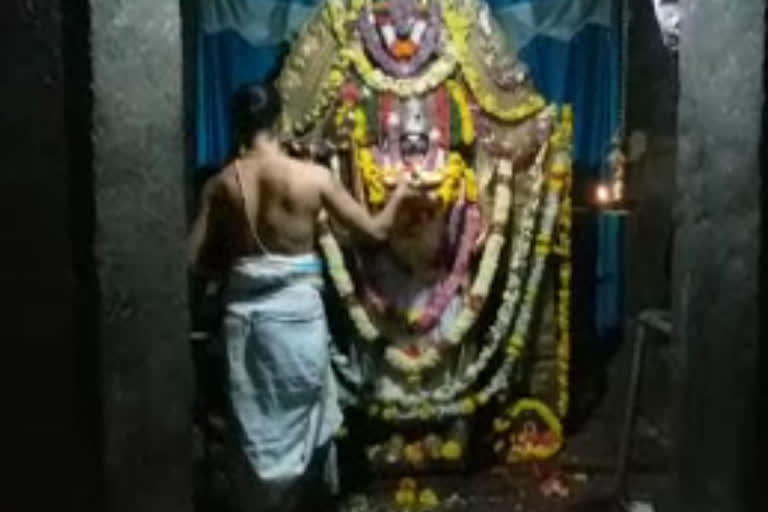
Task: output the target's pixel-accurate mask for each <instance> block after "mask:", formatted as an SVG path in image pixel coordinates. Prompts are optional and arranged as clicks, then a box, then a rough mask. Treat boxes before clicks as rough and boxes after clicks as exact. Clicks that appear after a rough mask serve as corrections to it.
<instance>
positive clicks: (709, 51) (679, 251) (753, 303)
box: [669, 0, 765, 512]
mask: <svg viewBox="0 0 768 512" xmlns="http://www.w3.org/2000/svg"><path fill="white" fill-rule="evenodd" d="M682 6H683V23H682V27H683V32H682V37H681V47H680V79H681V89H680V105H679V134H680V156H679V166H678V173H677V185H678V191H679V194H680V204H679V211H680V214H681V217H680V226H679V229H678V231H677V236H676V241H675V242H676V246H675V251H674V272H673V280H672V285H673V311H674V319H675V329H676V332H675V334H676V338H677V340H678V341H679V342H680V343H682V344H683V345H684V348H685V354H686V357H685V363H686V389H685V396H684V399H683V406H682V407H681V409H680V411H681V418H680V425H681V432H680V435H679V437H678V439H677V444H678V448H679V457H678V482H677V493H676V494H677V497H678V498H679V500H678V504H677V506H673V507H670V508H669V510H675V511H684V510H685V511H687V510H690V511H694V510H695V511H696V512H707V511H715V510H718V511H741V510H748V507H747V501H748V499H749V498H750V495H752V494H753V493H756V492H757V487H756V486H754V487H752V488H750V486H749V485H748V482H754V481H755V480H756V478H755V475H756V468H757V457H758V454H759V451H758V449H757V448H758V447H757V445H756V444H757V422H756V418H757V415H758V410H759V409H758V393H757V377H758V356H759V349H758V345H759V327H760V326H759V324H760V313H759V297H758V296H759V288H758V287H759V275H760V268H759V258H760V243H761V242H760V239H761V238H760V211H761V205H760V189H761V167H760V155H759V153H760V142H761V124H762V114H763V108H764V91H763V86H764V82H763V66H764V49H765V26H764V17H765V2H763V1H757V0H753V1H749V2H733V1H730V0H711V1H709V2H699V1H696V0H684V1H683V3H682ZM713 27H716V29H715V30H713ZM763 487H764V486H763ZM752 510H762V508H760V507H757V508H754V509H752Z"/></svg>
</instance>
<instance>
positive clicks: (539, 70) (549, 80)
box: [196, 0, 623, 339]
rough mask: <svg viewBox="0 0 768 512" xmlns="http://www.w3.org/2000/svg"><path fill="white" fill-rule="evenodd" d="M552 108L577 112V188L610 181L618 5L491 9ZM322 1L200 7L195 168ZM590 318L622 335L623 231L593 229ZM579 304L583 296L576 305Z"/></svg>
mask: <svg viewBox="0 0 768 512" xmlns="http://www.w3.org/2000/svg"><path fill="white" fill-rule="evenodd" d="M487 1H488V4H489V6H490V7H491V10H492V12H493V13H494V15H495V17H496V19H497V20H498V21H499V23H500V24H501V26H502V27H503V28H504V30H505V32H506V33H507V34H508V38H509V40H510V42H511V43H512V44H513V45H514V47H515V48H517V50H518V53H519V56H520V57H521V58H522V59H523V60H524V61H525V62H526V63H527V64H528V66H529V68H530V70H531V73H532V75H533V79H534V83H535V84H536V87H537V88H538V89H539V91H540V92H541V93H542V94H543V95H544V96H545V97H546V98H548V100H550V101H552V102H557V103H570V104H572V105H573V108H574V117H575V126H574V132H575V133H574V137H575V147H574V153H575V155H574V156H575V173H576V176H575V179H576V181H577V183H578V182H579V180H582V181H584V180H590V179H595V178H601V177H605V176H606V174H607V168H606V167H605V165H604V162H605V160H606V157H607V155H608V153H609V151H610V149H611V139H612V138H613V136H614V135H615V133H616V130H617V128H618V123H619V119H620V108H621V107H620V106H621V99H620V98H621V90H620V89H621V79H622V76H621V73H622V71H621V67H620V55H621V51H620V49H621V30H620V28H621V23H620V17H619V9H618V6H617V2H615V1H613V0H487ZM320 3H321V0H205V1H204V2H201V9H200V13H199V14H200V22H199V31H198V62H197V84H196V87H197V109H196V118H197V139H196V140H197V163H198V165H199V166H201V167H209V166H216V165H219V164H220V163H221V162H222V160H224V159H225V158H226V157H227V155H228V154H229V153H230V150H231V147H230V133H229V115H230V113H229V98H230V97H231V95H232V93H233V92H234V91H235V89H236V88H237V87H238V86H240V85H241V84H243V83H244V82H249V81H259V80H263V79H265V78H267V77H270V76H272V75H273V74H274V72H275V71H276V70H277V69H278V67H279V66H280V64H281V59H282V57H283V55H284V53H285V52H286V50H287V45H286V43H288V42H289V41H290V40H291V37H292V35H293V34H294V33H295V31H296V30H298V28H300V26H301V25H302V23H303V22H304V21H305V20H306V19H307V18H308V17H309V15H310V14H311V13H312V12H313V9H314V8H315V7H316V6H317V5H319V4H320ZM593 227H594V228H595V229H596V236H595V237H594V243H595V244H596V247H595V248H594V251H591V252H594V254H595V255H596V256H595V258H594V276H593V282H594V283H595V287H596V289H595V291H594V299H590V300H594V304H592V305H591V307H590V308H588V310H590V311H592V312H593V314H594V325H595V327H596V334H597V337H598V339H605V338H607V337H609V336H610V335H612V334H613V333H615V332H617V331H618V328H619V327H620V325H621V315H622V311H621V308H622V295H623V291H622V272H621V270H622V269H621V246H622V244H621V229H622V226H621V222H620V220H618V219H616V218H610V217H603V216H600V217H599V218H597V219H596V220H595V221H594V225H593ZM575 300H576V301H578V300H579V296H578V295H577V296H576V297H575Z"/></svg>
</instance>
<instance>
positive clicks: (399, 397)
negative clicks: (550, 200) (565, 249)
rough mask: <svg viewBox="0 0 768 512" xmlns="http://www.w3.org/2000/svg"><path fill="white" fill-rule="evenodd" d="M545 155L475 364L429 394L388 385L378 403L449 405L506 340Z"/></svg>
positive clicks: (537, 167) (538, 164)
mask: <svg viewBox="0 0 768 512" xmlns="http://www.w3.org/2000/svg"><path fill="white" fill-rule="evenodd" d="M545 155H546V147H542V149H541V151H540V153H539V156H538V158H537V160H536V162H535V164H534V165H533V166H532V167H531V169H529V170H528V175H529V176H530V180H529V187H528V188H529V190H528V193H527V197H528V198H529V200H528V202H527V203H526V204H525V206H524V207H523V211H522V213H521V216H520V221H519V224H518V228H517V232H516V235H515V236H514V238H513V247H512V250H511V251H510V260H509V270H508V274H507V282H506V285H505V291H504V294H503V297H502V304H501V306H500V307H499V310H498V312H497V315H496V320H495V322H494V323H493V325H492V326H491V327H490V329H489V330H488V332H487V333H486V338H487V339H486V343H485V344H484V346H483V349H482V350H481V352H480V354H479V355H478V357H477V358H476V360H475V362H474V363H472V364H471V365H470V366H468V367H467V369H466V370H465V373H464V374H463V375H462V376H458V377H456V378H454V379H452V380H451V382H449V383H447V384H444V385H443V386H441V387H439V388H437V389H435V390H433V391H431V392H423V393H419V394H411V395H406V394H405V393H404V392H403V391H402V390H401V389H399V388H397V387H396V386H395V385H394V383H391V385H389V386H387V387H386V388H385V389H382V390H381V391H380V393H379V396H378V398H379V399H380V400H382V401H385V402H392V403H397V404H398V405H400V406H401V407H404V408H413V407H416V406H417V405H418V404H419V403H422V402H425V401H432V402H448V401H451V400H453V399H454V398H455V397H456V396H457V395H458V394H460V393H463V392H464V391H466V390H467V389H468V388H469V387H470V386H471V385H472V384H473V383H474V382H475V380H476V379H477V377H478V375H479V374H480V373H481V372H482V371H483V370H484V369H485V368H486V366H487V365H488V363H489V362H490V360H491V358H492V357H493V355H494V354H495V353H496V351H497V350H498V347H499V346H500V345H501V341H502V340H503V339H505V336H506V333H507V331H508V329H509V327H510V324H511V322H512V316H513V314H514V312H515V311H516V310H517V308H518V300H519V298H520V289H521V285H522V282H523V275H522V274H523V272H524V271H525V267H526V260H527V255H528V253H529V250H530V248H531V242H532V240H533V232H534V229H535V226H536V218H537V217H538V215H539V204H540V197H541V190H542V185H543V184H544V173H543V159H544V156H545Z"/></svg>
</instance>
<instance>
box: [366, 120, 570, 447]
mask: <svg viewBox="0 0 768 512" xmlns="http://www.w3.org/2000/svg"><path fill="white" fill-rule="evenodd" d="M572 134H573V126H572V112H571V110H570V108H569V107H565V108H564V109H563V120H562V122H561V123H560V126H558V128H557V129H556V130H555V132H554V133H553V134H552V135H551V136H550V141H549V146H550V147H551V148H552V150H553V153H554V154H553V155H552V156H551V157H550V158H549V173H548V175H549V179H548V180H547V185H548V187H547V189H548V192H547V195H546V199H545V204H544V209H543V212H542V214H541V221H540V222H539V232H538V234H537V236H536V240H537V244H536V250H535V251H534V261H533V264H532V267H531V271H530V272H529V277H528V282H527V285H526V289H525V292H524V294H523V296H524V297H525V299H524V300H523V302H522V304H521V305H520V310H519V312H518V315H517V318H516V321H515V325H514V328H513V332H512V335H511V336H510V338H509V339H510V342H509V349H508V352H507V358H506V359H505V360H504V362H503V363H502V364H501V366H500V367H499V369H498V370H497V372H496V373H495V375H493V377H491V379H490V381H489V383H488V384H487V385H486V386H485V387H483V388H482V389H481V390H479V391H477V392H476V393H474V394H473V395H471V396H469V397H466V398H464V399H461V400H452V399H453V396H455V395H452V396H451V393H450V391H448V390H447V389H442V388H440V389H439V390H435V391H433V392H432V395H431V396H429V397H424V396H423V394H422V395H407V396H402V395H400V396H397V395H394V394H392V393H387V394H386V395H385V396H382V394H381V393H380V396H379V398H380V399H383V401H384V402H385V403H390V404H395V405H389V406H387V407H386V408H385V409H384V410H383V411H381V412H382V418H383V419H385V420H388V421H409V420H414V419H422V420H424V419H426V418H427V417H437V418H442V417H453V416H457V415H466V414H472V412H474V409H475V406H476V405H482V404H484V403H485V402H487V401H488V400H489V399H490V397H491V396H493V395H495V394H496V393H498V392H499V391H501V390H504V389H507V388H508V386H509V380H510V377H511V375H512V371H513V369H514V367H515V363H516V362H517V360H518V358H519V356H520V353H521V350H522V348H523V345H522V340H523V339H524V336H525V334H526V333H527V331H528V327H529V325H530V320H531V317H532V313H533V308H534V306H535V303H536V298H537V295H538V292H539V289H540V283H541V279H542V277H543V273H544V266H545V263H546V261H547V259H548V256H549V253H550V251H551V236H552V233H553V231H554V227H555V223H556V221H558V220H559V219H563V218H564V217H566V216H568V218H569V212H568V210H569V203H568V201H569V198H568V196H567V195H565V194H564V185H565V184H566V183H568V182H569V181H570V169H571V167H570V166H571V162H570V142H571V139H572ZM545 150H546V148H544V147H543V148H542V151H541V152H540V153H539V156H538V157H537V161H540V159H541V158H543V155H544V154H545V152H546V151H545ZM541 181H542V180H539V185H540V184H541ZM530 204H531V203H529V205H528V206H530ZM562 205H564V206H565V210H566V213H564V214H562V215H560V214H559V212H560V208H561V206H562ZM536 210H538V208H536ZM533 218H535V217H532V219H533ZM524 222H525V220H524ZM534 224H535V220H534V221H532V222H531V221H530V220H529V222H528V223H527V226H524V225H522V224H521V230H523V231H526V230H527V231H528V233H529V237H528V239H529V240H531V239H532V231H533V226H534ZM515 253H517V251H516V250H513V254H515ZM523 259H524V257H523ZM523 265H524V263H523ZM517 275H518V273H517V272H510V274H509V276H510V279H516V276H517ZM513 276H514V277H513ZM510 302H511V301H510V300H508V297H505V300H504V302H503V304H502V307H501V308H500V309H499V313H498V316H497V322H495V324H494V326H493V327H492V328H491V329H490V330H489V333H490V334H491V336H492V339H491V341H493V336H494V335H495V334H497V333H500V332H503V330H504V328H503V325H500V323H499V322H498V319H499V318H500V317H501V316H502V315H506V313H507V312H508V311H510V308H509V305H510ZM510 316H511V313H510ZM502 324H503V322H502ZM500 329H501V330H500ZM566 332H567V329H566ZM501 336H503V334H502V335H501ZM561 341H562V338H561ZM482 356H483V354H481V357H482ZM561 370H562V367H561ZM478 373H479V370H478ZM475 378H476V376H475ZM566 379H567V376H566ZM465 383H466V381H463V382H462V384H465ZM469 385H471V383H470V384H467V385H466V387H465V388H464V389H466V388H467V387H469ZM457 387H461V386H457ZM464 389H462V390H460V391H458V393H460V392H462V391H463V390H464ZM389 391H390V392H391V391H392V390H391V389H390V390H389ZM561 392H565V393H567V391H566V390H565V389H564V388H561ZM458 393H457V394H458ZM562 396H563V395H561V398H560V404H558V409H560V408H561V407H562V405H561V404H562ZM443 398H445V402H446V403H442V404H434V403H432V404H430V403H429V400H430V399H431V400H433V401H441V399H443ZM419 403H420V405H416V404H419ZM396 405H401V406H404V407H406V409H405V410H398V407H396ZM425 411H427V413H426V414H425ZM377 413H378V408H377V407H374V408H371V409H369V414H372V415H376V414H377ZM385 413H386V414H385ZM558 449H559V448H558Z"/></svg>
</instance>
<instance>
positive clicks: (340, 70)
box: [279, 55, 349, 132]
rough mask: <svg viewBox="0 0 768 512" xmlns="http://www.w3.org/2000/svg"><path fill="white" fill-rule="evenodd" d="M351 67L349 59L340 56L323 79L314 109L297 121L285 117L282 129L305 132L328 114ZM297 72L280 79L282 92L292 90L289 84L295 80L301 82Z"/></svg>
mask: <svg viewBox="0 0 768 512" xmlns="http://www.w3.org/2000/svg"><path fill="white" fill-rule="evenodd" d="M348 67H349V59H348V58H346V57H345V56H344V55H340V56H339V57H338V58H337V59H336V62H334V63H333V64H332V66H331V69H330V71H329V72H328V74H327V75H326V76H325V78H324V79H323V81H322V83H321V84H320V86H319V87H318V90H319V91H320V92H319V93H318V94H317V98H316V100H315V101H314V103H313V105H312V108H311V109H309V111H307V112H305V113H304V116H303V117H301V118H297V119H290V118H288V116H284V117H283V120H282V128H283V130H284V131H290V130H293V131H295V132H303V131H305V130H306V129H307V128H308V127H309V126H311V125H312V124H313V123H314V122H316V121H317V120H318V119H320V117H322V116H323V114H324V113H325V112H326V110H327V108H328V106H330V105H331V103H333V102H334V101H335V100H336V98H337V96H338V91H339V88H340V87H341V86H342V85H343V84H344V80H345V74H346V72H347V68H348ZM293 75H297V72H296V71H293V70H292V71H289V72H286V73H285V74H283V75H281V77H280V78H279V82H280V85H279V88H280V89H281V90H287V89H290V88H291V84H289V83H288V82H290V81H293V80H300V78H298V77H297V76H293Z"/></svg>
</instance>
